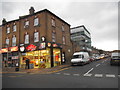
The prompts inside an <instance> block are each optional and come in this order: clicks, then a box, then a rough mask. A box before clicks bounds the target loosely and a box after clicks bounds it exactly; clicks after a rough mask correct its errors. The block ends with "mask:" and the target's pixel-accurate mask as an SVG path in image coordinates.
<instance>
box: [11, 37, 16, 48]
mask: <svg viewBox="0 0 120 90" xmlns="http://www.w3.org/2000/svg"><path fill="white" fill-rule="evenodd" d="M12 46H16V36H15V35H13V37H12Z"/></svg>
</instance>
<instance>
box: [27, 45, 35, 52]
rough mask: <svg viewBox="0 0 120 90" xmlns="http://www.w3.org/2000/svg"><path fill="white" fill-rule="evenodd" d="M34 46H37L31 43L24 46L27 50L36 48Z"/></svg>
mask: <svg viewBox="0 0 120 90" xmlns="http://www.w3.org/2000/svg"><path fill="white" fill-rule="evenodd" d="M36 47H37V46H35V45H33V44H30V45H29V46H27V47H26V49H27V50H28V51H33V50H35V49H36Z"/></svg>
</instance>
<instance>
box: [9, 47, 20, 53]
mask: <svg viewBox="0 0 120 90" xmlns="http://www.w3.org/2000/svg"><path fill="white" fill-rule="evenodd" d="M10 51H11V52H14V51H18V46H14V47H10Z"/></svg>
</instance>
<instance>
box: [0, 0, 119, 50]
mask: <svg viewBox="0 0 120 90" xmlns="http://www.w3.org/2000/svg"><path fill="white" fill-rule="evenodd" d="M31 6H33V7H34V9H35V12H37V11H40V10H43V9H48V10H50V11H51V12H53V13H54V14H56V15H57V16H58V17H60V18H61V19H63V20H65V21H66V22H67V23H69V24H70V25H71V28H72V27H76V26H80V25H84V26H85V27H86V28H87V30H88V31H89V32H90V33H91V40H92V46H94V47H96V48H97V49H102V50H106V51H112V50H116V49H118V0H60V1H59V0H56V1H55V0H17V1H16V0H2V1H1V2H0V13H1V15H0V25H1V21H2V19H3V18H6V20H7V21H11V20H15V19H18V18H19V16H23V15H27V14H29V8H30V7H31Z"/></svg>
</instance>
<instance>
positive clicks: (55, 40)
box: [52, 32, 56, 42]
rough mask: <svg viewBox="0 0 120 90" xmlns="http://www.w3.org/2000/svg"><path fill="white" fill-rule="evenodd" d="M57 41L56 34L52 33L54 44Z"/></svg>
mask: <svg viewBox="0 0 120 90" xmlns="http://www.w3.org/2000/svg"><path fill="white" fill-rule="evenodd" d="M55 41H56V39H55V33H54V32H52V42H55Z"/></svg>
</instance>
